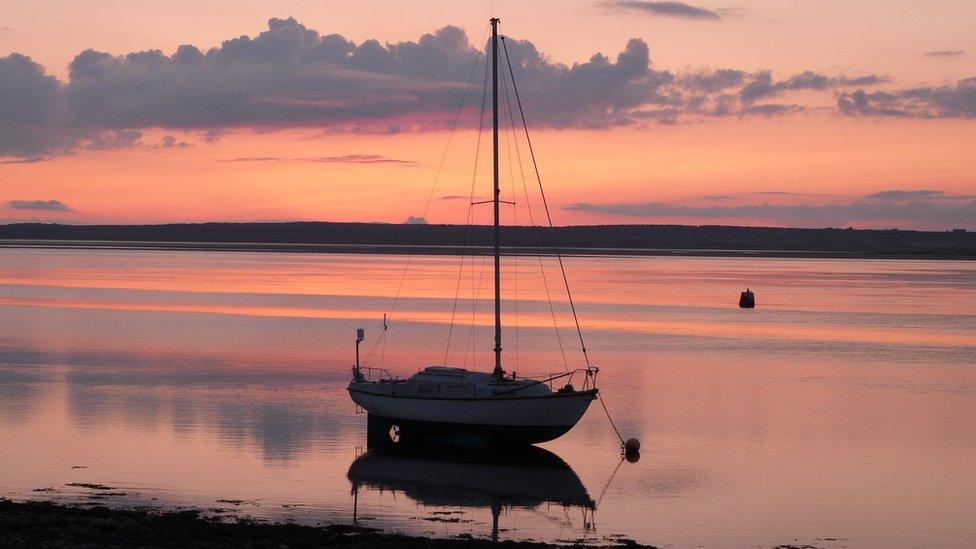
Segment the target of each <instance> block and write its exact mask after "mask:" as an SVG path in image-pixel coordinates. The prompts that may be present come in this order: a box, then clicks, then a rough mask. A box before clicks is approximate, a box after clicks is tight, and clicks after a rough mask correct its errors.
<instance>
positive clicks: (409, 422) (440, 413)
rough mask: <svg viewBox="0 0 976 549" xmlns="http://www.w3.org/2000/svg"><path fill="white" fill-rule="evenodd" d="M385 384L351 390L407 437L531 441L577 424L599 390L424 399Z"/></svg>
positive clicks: (372, 412)
mask: <svg viewBox="0 0 976 549" xmlns="http://www.w3.org/2000/svg"><path fill="white" fill-rule="evenodd" d="M377 385H379V386H380V387H377ZM382 385H383V384H373V383H366V382H363V383H352V384H351V385H350V386H349V394H350V396H351V397H352V399H353V401H354V402H355V403H356V404H358V405H359V406H361V407H362V408H363V409H365V410H366V411H367V412H369V414H370V415H371V416H372V417H373V418H375V419H378V420H381V421H383V422H385V423H387V424H389V425H395V426H397V427H398V428H399V430H400V434H401V436H418V437H435V438H436V437H452V438H453V437H470V438H479V439H486V440H488V441H497V442H513V443H528V444H532V443H536V442H545V441H547V440H552V439H554V438H556V437H559V436H560V435H562V434H564V433H565V432H567V431H569V430H570V429H572V428H573V426H574V425H576V423H577V422H578V421H579V420H580V418H582V417H583V414H584V413H585V412H586V410H587V408H589V406H590V402H592V401H593V400H594V399H595V398H596V390H589V391H578V392H570V393H552V394H548V395H544V396H526V397H520V396H514V395H510V396H497V397H486V398H423V397H415V396H398V395H393V394H382V393H380V392H379V391H378V389H381V388H382ZM371 386H372V387H371Z"/></svg>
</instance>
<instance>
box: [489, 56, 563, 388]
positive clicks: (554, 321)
mask: <svg viewBox="0 0 976 549" xmlns="http://www.w3.org/2000/svg"><path fill="white" fill-rule="evenodd" d="M502 38H504V37H502ZM504 43H505V42H504V40H503V41H502V44H503V45H504ZM504 75H505V73H504V71H502V82H506V80H505V78H504ZM513 76H514V75H513ZM514 83H515V79H514V78H512V84H513V87H514ZM503 90H504V92H505V104H506V106H507V107H508V120H509V124H510V126H511V129H512V133H513V134H515V135H516V139H515V154H516V158H517V159H518V165H519V173H520V174H521V179H522V194H523V196H524V197H525V208H526V211H527V212H528V215H529V226H531V227H533V230H532V231H531V233H532V235H533V236H534V240H535V251H536V257H537V258H538V260H539V271H540V273H541V275H542V287H543V288H544V289H545V293H546V302H547V303H548V304H549V316H550V317H552V328H553V331H554V332H555V334H556V343H557V345H558V346H559V355H560V356H561V357H562V360H563V370H565V371H567V372H568V371H569V361H568V360H567V359H566V350H565V347H564V346H563V338H562V335H561V334H560V331H559V322H558V321H557V319H556V308H555V305H553V301H552V292H551V291H550V290H549V279H548V278H547V277H546V267H545V262H544V261H543V259H542V246H541V243H540V241H539V232H538V231H537V230H535V226H536V225H535V217H534V216H533V215H532V201H531V199H530V198H529V188H528V185H527V184H526V182H525V168H524V167H523V166H522V153H521V149H520V148H519V143H518V138H517V130H516V129H515V115H514V112H513V110H512V101H511V97H510V96H509V93H508V86H507V85H506V86H503Z"/></svg>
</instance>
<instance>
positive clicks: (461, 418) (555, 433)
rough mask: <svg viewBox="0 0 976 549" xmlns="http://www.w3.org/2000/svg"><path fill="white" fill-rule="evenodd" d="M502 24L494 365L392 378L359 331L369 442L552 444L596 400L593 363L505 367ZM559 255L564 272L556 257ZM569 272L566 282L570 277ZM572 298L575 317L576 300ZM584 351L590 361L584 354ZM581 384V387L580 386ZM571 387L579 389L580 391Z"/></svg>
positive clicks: (361, 401)
mask: <svg viewBox="0 0 976 549" xmlns="http://www.w3.org/2000/svg"><path fill="white" fill-rule="evenodd" d="M498 23H499V20H498V19H497V18H492V19H491V43H490V44H491V46H490V47H491V78H492V83H491V87H492V138H493V139H492V152H493V183H494V194H493V199H492V200H491V201H490V202H491V203H492V204H493V206H494V254H493V255H494V279H495V281H494V289H495V296H494V305H495V348H494V352H495V367H494V370H493V371H492V372H476V371H469V370H466V369H463V368H456V367H449V366H430V367H428V368H425V369H423V370H421V371H420V372H418V373H416V374H414V375H413V376H411V377H409V378H407V379H398V378H394V377H393V376H392V375H390V374H389V372H388V371H386V370H378V369H374V368H366V367H361V366H360V364H359V343H360V342H361V341H362V340H363V337H364V334H363V331H362V329H360V330H359V331H358V333H357V338H356V365H355V366H354V367H353V379H352V381H351V382H350V383H349V387H348V390H349V395H350V397H351V398H352V400H353V401H354V402H355V403H356V404H357V405H358V406H360V407H361V408H363V409H364V410H366V412H367V413H368V430H369V434H368V436H370V437H372V436H376V434H379V436H383V435H385V433H388V432H390V431H395V432H396V433H397V435H398V436H399V438H400V440H402V441H407V440H425V439H443V438H452V439H455V438H462V439H469V440H477V441H481V442H487V443H492V444H508V445H525V444H535V443H539V442H545V441H549V440H553V439H555V438H557V437H560V436H562V435H563V434H565V433H566V432H568V431H569V430H570V429H572V428H573V427H574V426H575V425H576V423H577V422H579V420H580V419H581V418H582V417H583V414H584V413H586V410H587V408H589V406H590V403H591V402H593V400H595V399H596V398H597V395H598V389H597V388H596V375H597V372H598V371H599V370H598V368H596V367H595V366H592V365H590V363H589V360H588V359H587V366H586V368H585V369H577V370H573V371H567V372H564V373H559V374H556V375H553V376H550V377H547V378H544V379H530V378H525V377H519V376H516V375H515V373H512V374H508V373H507V372H506V371H505V370H504V369H503V367H502V318H501V275H502V273H501V245H500V225H499V203H500V202H502V201H501V200H500V199H499V197H500V194H501V193H500V189H499V176H498V174H499V162H498V154H499V147H498V83H499V75H498V51H499V47H498V44H499V36H498ZM509 70H510V71H511V64H510V63H509ZM512 76H513V82H514V74H512ZM513 85H514V83H513ZM516 93H517V88H516ZM519 103H520V105H521V101H520V102H519ZM523 123H524V115H523ZM557 257H559V264H560V268H562V267H563V265H562V258H561V256H558V251H557ZM563 274H564V281H565V271H564V273H563ZM567 290H568V288H567ZM567 294H568V291H567ZM569 300H570V305H571V307H572V310H573V314H574V318H575V306H573V304H572V296H571V295H570V296H569ZM578 328H579V323H578V321H577V332H578V333H579V334H580V341H581V344H582V332H579V329H578ZM582 348H583V353H584V356H585V353H586V348H585V346H583V347H582ZM374 377H375V379H374ZM580 378H582V382H579V381H578V380H579V379H580ZM573 381H577V383H578V384H579V385H578V386H574V384H573Z"/></svg>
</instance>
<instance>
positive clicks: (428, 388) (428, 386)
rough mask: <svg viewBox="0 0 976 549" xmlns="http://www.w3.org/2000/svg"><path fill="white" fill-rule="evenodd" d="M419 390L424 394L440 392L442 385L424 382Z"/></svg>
mask: <svg viewBox="0 0 976 549" xmlns="http://www.w3.org/2000/svg"><path fill="white" fill-rule="evenodd" d="M417 392H419V393H420V394H422V395H433V394H440V392H441V386H440V385H436V384H433V383H422V384H421V385H420V388H419V389H417Z"/></svg>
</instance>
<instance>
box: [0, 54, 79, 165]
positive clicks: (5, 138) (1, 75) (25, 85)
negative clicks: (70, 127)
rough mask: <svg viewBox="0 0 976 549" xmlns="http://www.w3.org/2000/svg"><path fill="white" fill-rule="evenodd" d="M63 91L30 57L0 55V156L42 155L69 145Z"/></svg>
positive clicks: (69, 137) (63, 148) (71, 140)
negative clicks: (65, 129)
mask: <svg viewBox="0 0 976 549" xmlns="http://www.w3.org/2000/svg"><path fill="white" fill-rule="evenodd" d="M62 91H63V90H62V85H61V83H60V82H58V80H57V79H56V78H54V77H53V76H49V75H47V74H45V72H44V67H42V66H40V65H39V64H37V63H35V62H34V61H33V60H31V59H30V58H29V57H26V56H24V55H20V54H17V53H12V54H10V55H8V56H7V57H0V156H12V157H35V156H44V155H52V154H58V153H62V152H64V151H65V150H67V149H69V148H71V146H72V145H73V143H74V140H73V139H72V137H71V136H70V135H68V134H67V133H68V132H65V131H64V126H65V123H66V120H67V111H66V109H65V106H64V97H63V93H62Z"/></svg>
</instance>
